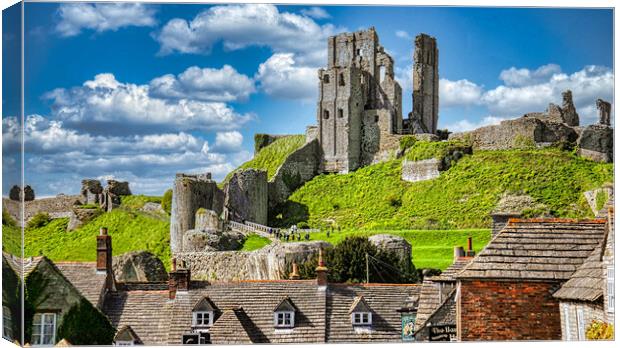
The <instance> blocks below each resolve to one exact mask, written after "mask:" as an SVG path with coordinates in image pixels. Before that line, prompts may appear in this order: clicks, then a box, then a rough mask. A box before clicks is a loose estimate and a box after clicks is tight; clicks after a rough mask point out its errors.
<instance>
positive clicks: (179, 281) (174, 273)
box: [168, 258, 191, 300]
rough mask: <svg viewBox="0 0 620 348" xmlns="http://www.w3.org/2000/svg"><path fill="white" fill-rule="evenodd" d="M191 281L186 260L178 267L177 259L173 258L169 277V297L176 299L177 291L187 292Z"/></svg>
mask: <svg viewBox="0 0 620 348" xmlns="http://www.w3.org/2000/svg"><path fill="white" fill-rule="evenodd" d="M190 281H191V276H190V272H189V270H188V269H186V268H185V262H182V263H181V267H179V268H178V269H177V259H176V258H172V270H171V271H170V273H169V278H168V298H169V299H171V300H174V299H175V298H176V296H177V293H184V292H185V293H186V292H187V291H188V290H189V283H190Z"/></svg>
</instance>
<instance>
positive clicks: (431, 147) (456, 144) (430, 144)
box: [405, 140, 469, 161]
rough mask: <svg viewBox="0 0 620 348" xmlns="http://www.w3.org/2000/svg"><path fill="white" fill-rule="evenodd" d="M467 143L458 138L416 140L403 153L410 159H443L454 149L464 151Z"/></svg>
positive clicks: (467, 146) (467, 147)
mask: <svg viewBox="0 0 620 348" xmlns="http://www.w3.org/2000/svg"><path fill="white" fill-rule="evenodd" d="M467 149H469V145H467V144H466V143H464V142H462V141H459V140H449V141H417V142H415V143H414V145H413V146H412V147H411V149H410V150H409V151H407V153H406V154H405V158H406V159H408V160H410V161H422V160H426V159H431V158H437V159H440V160H443V159H444V157H446V156H448V155H449V154H452V153H453V152H454V151H461V152H466V151H468V150H467Z"/></svg>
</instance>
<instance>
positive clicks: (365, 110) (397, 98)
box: [307, 28, 439, 173]
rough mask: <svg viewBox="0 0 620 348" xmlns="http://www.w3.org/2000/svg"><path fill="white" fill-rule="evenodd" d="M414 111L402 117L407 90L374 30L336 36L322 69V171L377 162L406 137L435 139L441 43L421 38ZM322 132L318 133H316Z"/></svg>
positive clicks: (313, 131)
mask: <svg viewBox="0 0 620 348" xmlns="http://www.w3.org/2000/svg"><path fill="white" fill-rule="evenodd" d="M415 42H416V54H415V55H414V59H415V61H416V63H415V67H414V71H413V74H414V88H413V91H414V93H413V98H414V104H413V105H414V107H413V109H414V110H413V111H412V112H411V113H409V118H408V119H407V120H403V116H402V88H401V86H400V84H399V83H398V82H397V81H396V80H395V78H394V60H393V59H392V57H391V56H390V55H389V54H387V53H386V52H385V49H384V48H383V46H381V45H380V44H379V37H378V36H377V33H376V31H375V29H374V28H370V29H368V30H363V31H358V32H354V33H343V34H339V35H336V36H332V37H330V38H329V39H328V41H327V56H328V59H327V68H325V69H319V71H318V78H319V97H318V103H317V126H314V127H312V126H311V127H309V129H308V132H307V134H308V137H309V138H310V139H309V140H311V139H313V138H317V139H318V141H319V144H320V145H321V149H322V151H323V161H322V171H323V172H337V173H346V172H349V171H353V170H355V169H357V168H359V167H362V166H365V165H368V164H371V163H374V162H376V161H378V160H380V159H381V158H382V157H385V156H386V152H389V151H391V150H393V149H394V148H398V143H399V136H401V135H404V134H420V133H427V134H434V133H435V131H436V129H437V119H438V101H439V96H438V68H437V67H438V66H437V62H438V61H437V58H438V51H437V44H436V41H435V39H434V38H432V37H430V36H428V35H426V34H421V35H419V36H418V37H417V38H416V40H415ZM317 128H318V129H317Z"/></svg>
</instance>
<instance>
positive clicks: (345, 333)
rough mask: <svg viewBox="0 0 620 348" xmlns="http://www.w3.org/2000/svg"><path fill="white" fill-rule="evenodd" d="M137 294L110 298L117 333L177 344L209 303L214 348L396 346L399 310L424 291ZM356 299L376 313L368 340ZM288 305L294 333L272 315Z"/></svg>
mask: <svg viewBox="0 0 620 348" xmlns="http://www.w3.org/2000/svg"><path fill="white" fill-rule="evenodd" d="M138 288H142V289H144V285H143V284H125V285H121V286H119V291H117V292H116V293H109V294H108V295H107V297H106V301H105V305H104V312H105V313H106V314H107V315H108V317H109V318H110V321H111V322H112V324H113V325H114V326H115V327H122V326H124V325H130V326H131V328H132V329H133V330H134V331H135V333H136V334H137V335H138V336H139V337H140V338H141V339H142V341H143V342H144V344H147V345H161V344H180V342H181V338H182V335H183V334H184V333H188V332H190V331H191V329H192V328H191V325H192V309H193V308H194V306H195V305H196V304H197V303H198V302H199V301H201V300H202V299H203V298H205V297H208V298H209V300H210V302H211V303H212V304H213V307H214V316H215V321H214V324H213V327H212V328H211V329H210V333H211V341H212V342H213V343H249V342H250V341H251V342H253V343H313V342H314V343H321V342H325V341H326V338H327V339H328V340H330V341H334V342H343V341H347V342H356V341H374V340H380V341H389V340H392V341H399V340H400V325H401V324H400V323H401V321H400V313H399V312H398V310H399V309H401V308H403V307H404V306H405V305H407V304H408V303H409V302H411V301H416V302H417V297H418V291H419V286H417V285H376V284H364V285H344V284H329V286H328V288H327V289H326V290H324V291H322V290H319V288H318V287H317V285H316V281H247V282H229V283H212V284H209V283H207V282H198V281H194V282H192V284H191V288H190V290H189V291H188V292H187V293H177V297H176V299H175V300H168V291H166V290H156V289H153V288H151V289H149V290H138ZM160 288H161V287H160ZM357 296H364V300H365V301H366V303H367V304H368V306H369V307H370V308H371V310H372V312H373V320H372V321H373V325H372V332H371V333H370V334H368V333H365V334H358V333H356V332H355V330H354V328H353V326H352V324H351V317H350V314H349V313H348V312H349V309H350V307H351V304H352V303H353V302H354V300H355V298H356V297H357ZM285 298H289V300H290V302H291V303H293V304H294V306H295V308H296V309H297V311H296V312H295V326H294V328H292V329H276V328H275V327H274V322H273V315H274V309H275V308H276V307H277V306H278V305H279V304H280V303H281V302H282V300H283V299H285ZM326 336H327V337H326Z"/></svg>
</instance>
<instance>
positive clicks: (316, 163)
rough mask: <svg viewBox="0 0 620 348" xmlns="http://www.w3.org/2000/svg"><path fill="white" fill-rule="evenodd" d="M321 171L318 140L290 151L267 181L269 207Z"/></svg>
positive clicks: (282, 200) (280, 201) (283, 199)
mask: <svg viewBox="0 0 620 348" xmlns="http://www.w3.org/2000/svg"><path fill="white" fill-rule="evenodd" d="M320 171H321V147H320V146H319V142H318V140H316V139H315V140H313V141H311V142H309V143H306V144H305V145H304V146H302V147H300V148H299V149H297V150H295V151H294V152H293V153H291V154H290V155H289V156H288V157H287V158H286V159H285V160H284V162H283V163H282V165H281V166H280V168H278V170H277V171H276V174H275V175H274V177H273V178H272V179H271V181H269V184H268V192H269V207H270V208H273V207H275V206H276V205H278V204H280V203H284V202H285V201H286V200H287V199H288V197H289V196H290V195H291V194H292V193H293V191H295V190H296V189H297V188H299V187H301V186H302V185H303V184H305V183H306V182H308V181H310V180H312V178H314V177H315V176H316V175H318V174H319V173H320Z"/></svg>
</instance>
